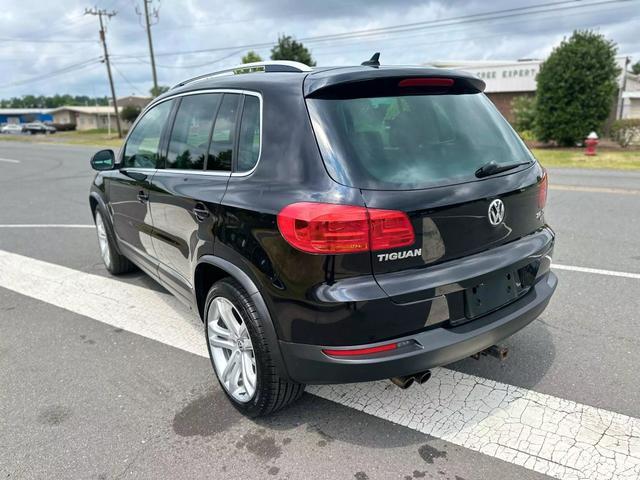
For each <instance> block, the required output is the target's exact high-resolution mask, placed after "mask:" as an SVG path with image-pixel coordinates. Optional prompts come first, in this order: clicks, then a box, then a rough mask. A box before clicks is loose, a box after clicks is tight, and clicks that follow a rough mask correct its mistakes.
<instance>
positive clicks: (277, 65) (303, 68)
mask: <svg viewBox="0 0 640 480" xmlns="http://www.w3.org/2000/svg"><path fill="white" fill-rule="evenodd" d="M311 70H312V68H311V67H309V66H308V65H305V64H304V63H300V62H292V61H289V60H273V61H267V62H252V63H243V64H241V65H236V66H235V67H230V68H225V69H224V70H218V71H217V72H212V73H206V74H204V75H199V76H197V77H193V78H190V79H189V80H184V81H183V82H180V83H178V84H176V85H174V86H173V87H171V90H173V89H174V88H177V87H182V86H183V85H186V84H188V83H192V82H196V81H199V80H204V79H207V78H213V77H221V76H225V75H240V74H243V73H254V72H264V73H269V72H310V71H311Z"/></svg>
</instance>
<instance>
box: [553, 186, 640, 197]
mask: <svg viewBox="0 0 640 480" xmlns="http://www.w3.org/2000/svg"><path fill="white" fill-rule="evenodd" d="M549 189H550V190H562V191H565V192H589V193H614V194H617V195H640V190H635V189H632V188H616V187H589V186H586V185H584V186H582V185H558V184H553V185H549Z"/></svg>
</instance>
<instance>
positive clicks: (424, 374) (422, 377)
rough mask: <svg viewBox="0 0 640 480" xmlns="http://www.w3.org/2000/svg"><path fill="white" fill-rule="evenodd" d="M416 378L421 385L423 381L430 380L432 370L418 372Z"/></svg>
mask: <svg viewBox="0 0 640 480" xmlns="http://www.w3.org/2000/svg"><path fill="white" fill-rule="evenodd" d="M414 378H415V379H416V382H418V383H419V384H420V385H422V384H423V383H426V382H428V381H429V379H430V378H431V370H427V371H426V372H421V373H417V374H416V375H415V377H414Z"/></svg>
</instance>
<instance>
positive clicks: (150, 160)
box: [122, 100, 173, 168]
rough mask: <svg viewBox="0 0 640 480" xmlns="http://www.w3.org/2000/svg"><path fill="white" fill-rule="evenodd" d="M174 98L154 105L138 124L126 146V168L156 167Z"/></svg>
mask: <svg viewBox="0 0 640 480" xmlns="http://www.w3.org/2000/svg"><path fill="white" fill-rule="evenodd" d="M172 106H173V100H168V101H166V102H162V103H160V104H159V105H157V106H155V107H153V108H152V109H151V110H149V111H148V112H147V113H145V114H144V117H142V118H141V119H140V121H139V122H138V123H137V124H136V126H135V127H134V129H133V131H132V132H131V134H130V135H129V138H128V140H127V143H126V145H125V146H124V155H123V160H122V163H123V165H122V166H123V167H124V168H156V165H157V162H158V158H159V156H160V137H161V136H162V130H163V129H164V126H165V123H166V122H167V119H168V118H169V113H170V112H171V107H172Z"/></svg>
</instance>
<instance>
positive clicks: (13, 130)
mask: <svg viewBox="0 0 640 480" xmlns="http://www.w3.org/2000/svg"><path fill="white" fill-rule="evenodd" d="M0 133H10V134H13V135H17V134H19V133H22V125H19V124H15V123H8V124H7V125H4V126H3V127H2V128H0Z"/></svg>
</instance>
